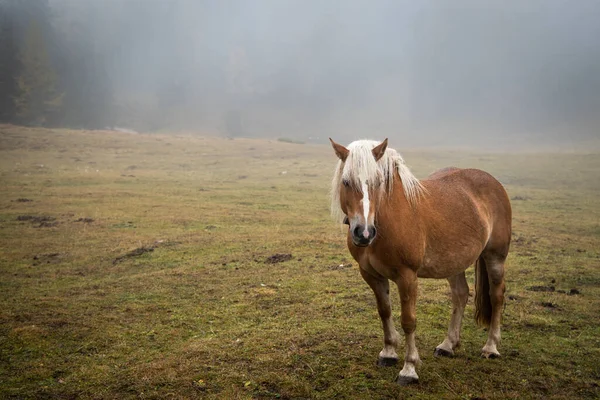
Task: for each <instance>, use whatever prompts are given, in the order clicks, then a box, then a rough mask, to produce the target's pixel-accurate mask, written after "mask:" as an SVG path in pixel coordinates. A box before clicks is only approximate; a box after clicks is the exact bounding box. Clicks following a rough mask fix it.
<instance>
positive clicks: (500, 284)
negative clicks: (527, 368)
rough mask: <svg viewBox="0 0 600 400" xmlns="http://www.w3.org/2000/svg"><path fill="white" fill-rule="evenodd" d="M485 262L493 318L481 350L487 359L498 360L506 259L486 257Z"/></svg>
mask: <svg viewBox="0 0 600 400" xmlns="http://www.w3.org/2000/svg"><path fill="white" fill-rule="evenodd" d="M484 257H485V256H484ZM485 262H486V267H487V273H488V279H489V284H490V300H491V303H492V318H491V321H490V328H489V331H488V339H487V342H486V344H485V346H483V349H482V350H481V355H482V356H483V357H485V358H496V357H500V353H499V352H498V349H497V345H498V344H499V343H500V324H501V322H502V307H503V305H504V290H505V287H504V259H498V258H497V257H485Z"/></svg>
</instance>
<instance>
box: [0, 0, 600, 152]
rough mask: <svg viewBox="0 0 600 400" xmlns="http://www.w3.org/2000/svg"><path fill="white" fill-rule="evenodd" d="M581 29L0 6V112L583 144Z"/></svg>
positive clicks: (592, 112) (85, 1)
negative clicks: (577, 142) (579, 141)
mask: <svg viewBox="0 0 600 400" xmlns="http://www.w3.org/2000/svg"><path fill="white" fill-rule="evenodd" d="M598 37H600V2H599V1H596V0H578V1H574V2H565V1H563V0H544V1H537V0H535V1H517V0H514V1H500V0H490V1H485V2H482V1H480V0H457V1H439V2H438V1H435V2H416V1H410V0H374V1H366V0H365V1H361V0H356V1H354V0H349V1H345V0H338V1H336V0H333V1H324V2H320V1H304V0H285V1H280V0H261V1H250V0H248V1H246V0H222V1H218V0H214V1H213V0H207V1H200V0H198V1H196V0H164V1H163V0H156V1H154V0H0V122H5V123H6V122H8V123H15V124H23V125H33V126H42V125H43V126H50V127H53V126H60V127H71V128H77V129H79V128H82V129H83V128H85V129H103V128H106V127H115V126H118V127H124V128H130V129H135V130H138V131H194V132H208V133H217V134H223V135H227V136H270V137H273V136H275V137H280V136H285V137H290V138H297V139H300V140H307V139H308V140H310V139H311V138H312V139H315V140H317V141H323V140H324V139H325V138H326V137H327V136H330V135H334V136H336V137H337V138H338V139H340V140H346V139H355V138H359V137H383V136H390V137H394V136H395V137H397V138H398V139H400V140H401V141H402V143H403V144H406V145H417V146H429V145H433V146H435V145H473V144H475V145H478V144H486V145H487V144H493V145H502V146H504V145H519V144H520V143H523V141H527V140H529V141H530V142H532V143H534V144H536V143H562V142H565V141H574V140H576V139H578V138H580V139H582V140H588V142H589V140H591V139H594V138H598V137H599V136H600V134H599V132H600V72H599V71H600V48H599V47H598ZM288 135H289V136H288ZM491 139H493V140H494V141H495V142H492V141H491ZM526 139H527V140H526Z"/></svg>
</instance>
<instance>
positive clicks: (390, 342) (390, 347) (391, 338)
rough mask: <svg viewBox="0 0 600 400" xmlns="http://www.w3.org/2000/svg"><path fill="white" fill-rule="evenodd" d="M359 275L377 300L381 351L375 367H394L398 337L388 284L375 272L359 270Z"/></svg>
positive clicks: (396, 361) (396, 360) (396, 357)
mask: <svg viewBox="0 0 600 400" xmlns="http://www.w3.org/2000/svg"><path fill="white" fill-rule="evenodd" d="M360 273H361V275H362V277H363V279H364V280H365V282H367V284H368V285H369V286H370V287H371V289H373V293H375V299H376V300H377V311H378V312H379V317H380V318H381V323H382V325H383V350H381V352H380V353H379V359H378V360H377V365H379V366H382V367H387V366H392V365H396V364H397V363H398V354H397V353H396V348H397V347H398V339H399V335H398V332H397V331H396V328H394V321H393V320H392V306H391V304H390V283H389V281H388V280H387V278H385V277H383V276H381V275H379V274H377V273H376V272H372V273H370V272H367V271H364V270H363V269H362V268H360Z"/></svg>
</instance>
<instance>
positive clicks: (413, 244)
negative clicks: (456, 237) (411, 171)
mask: <svg viewBox="0 0 600 400" xmlns="http://www.w3.org/2000/svg"><path fill="white" fill-rule="evenodd" d="M381 206H382V207H381V210H380V213H379V215H380V218H379V221H378V228H377V229H378V230H379V231H380V232H381V233H382V235H385V237H389V238H393V239H392V240H393V241H394V246H396V247H398V246H401V247H404V246H408V247H410V248H411V249H415V248H422V247H424V243H425V242H424V241H425V232H424V231H423V228H424V226H423V221H422V217H421V215H420V213H419V205H418V202H417V204H415V205H413V204H410V203H409V201H408V199H407V198H406V195H405V193H404V188H403V187H402V183H401V182H400V178H399V177H396V179H395V182H394V188H393V191H392V193H391V194H389V195H387V194H386V195H384V200H383V201H382V203H381Z"/></svg>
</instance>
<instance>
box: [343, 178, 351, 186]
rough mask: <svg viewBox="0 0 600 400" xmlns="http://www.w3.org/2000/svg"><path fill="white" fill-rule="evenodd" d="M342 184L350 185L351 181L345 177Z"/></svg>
mask: <svg viewBox="0 0 600 400" xmlns="http://www.w3.org/2000/svg"><path fill="white" fill-rule="evenodd" d="M342 185H344V186H346V187H348V186H350V181H349V180H348V179H344V180H343V181H342Z"/></svg>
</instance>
